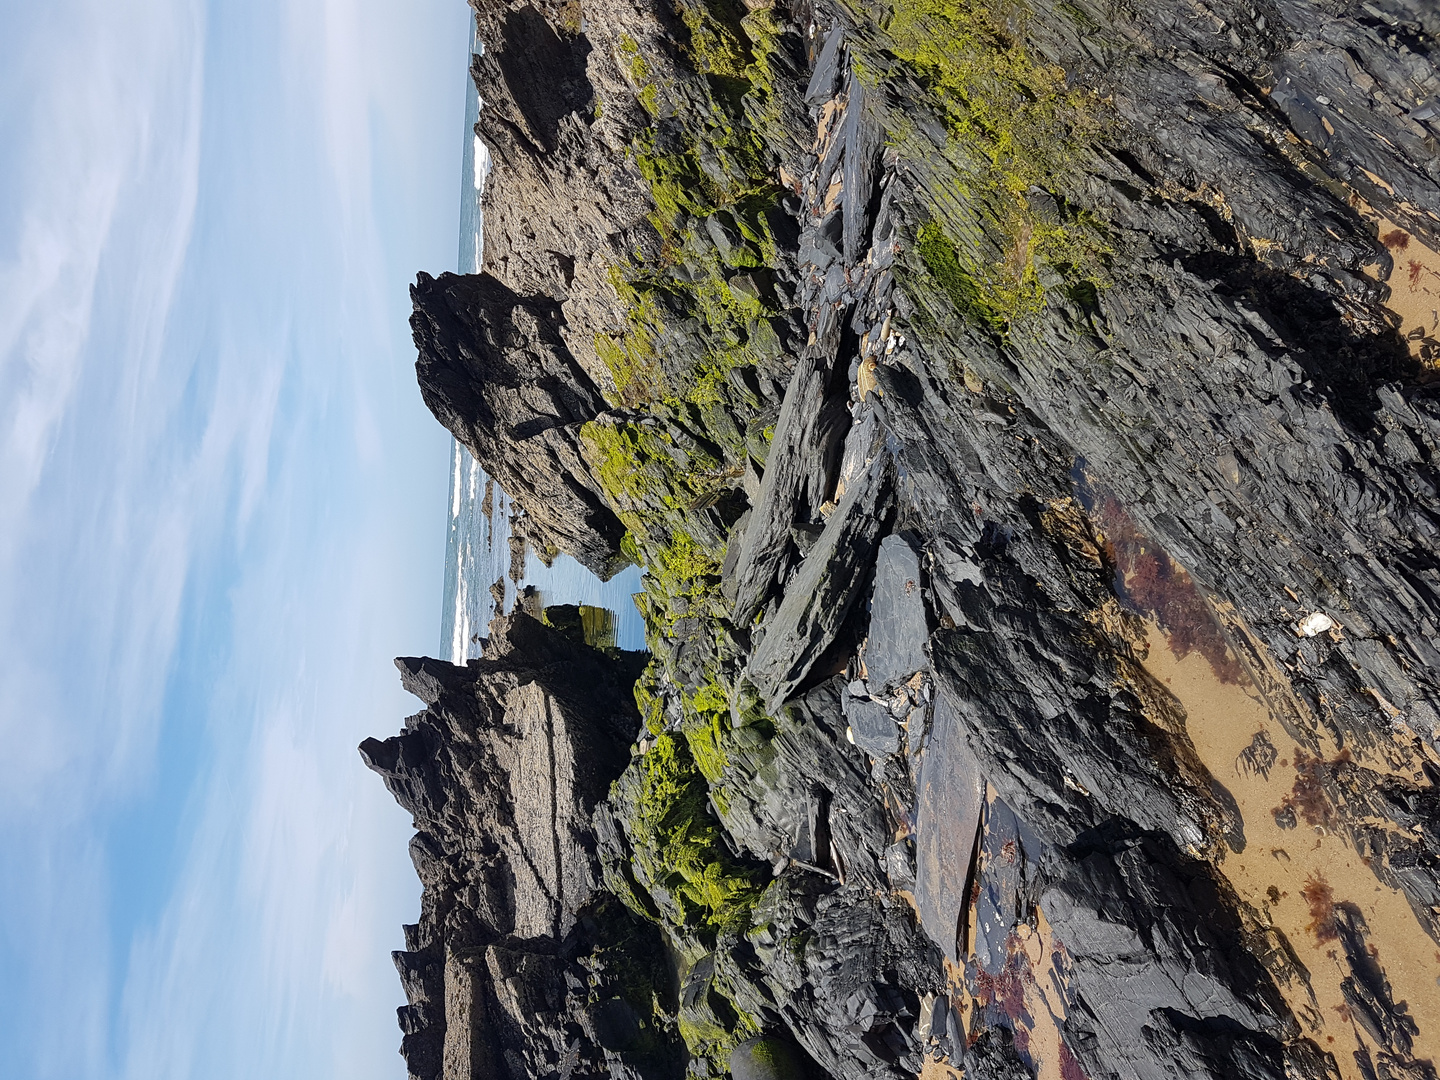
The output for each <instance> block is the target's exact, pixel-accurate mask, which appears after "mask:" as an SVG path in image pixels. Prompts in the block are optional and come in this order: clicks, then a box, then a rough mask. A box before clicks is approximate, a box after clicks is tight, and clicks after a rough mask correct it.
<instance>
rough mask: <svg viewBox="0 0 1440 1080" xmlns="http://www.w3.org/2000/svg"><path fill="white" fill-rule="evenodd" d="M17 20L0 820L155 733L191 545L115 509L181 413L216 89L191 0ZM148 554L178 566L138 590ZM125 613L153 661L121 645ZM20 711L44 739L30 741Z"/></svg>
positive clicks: (7, 311)
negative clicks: (173, 368)
mask: <svg viewBox="0 0 1440 1080" xmlns="http://www.w3.org/2000/svg"><path fill="white" fill-rule="evenodd" d="M16 23H17V24H18V25H17V26H16V27H15V29H16V30H17V31H18V34H17V36H16V37H14V38H11V44H10V47H9V48H11V49H15V50H16V51H17V52H21V53H23V55H25V56H26V57H27V63H26V65H25V70H26V72H27V73H30V74H32V75H33V76H34V81H33V83H31V84H30V85H27V86H25V87H24V90H25V91H26V92H25V93H23V94H21V95H20V96H18V97H17V98H15V99H12V100H13V102H14V104H17V105H18V104H19V103H22V102H23V103H24V106H25V107H26V108H27V109H28V110H29V112H28V114H27V118H28V120H29V124H28V126H25V131H26V134H27V136H28V138H27V139H26V140H25V142H24V143H23V144H22V145H20V146H18V147H14V148H11V149H9V150H7V156H10V157H11V161H12V162H13V163H14V164H13V165H12V167H11V171H10V175H8V176H7V177H6V181H7V184H6V186H7V188H8V189H9V190H8V192H7V194H8V195H9V197H10V204H11V206H12V207H14V208H15V211H16V223H15V224H14V226H13V228H12V230H11V231H10V235H11V236H12V237H13V244H14V247H13V249H11V250H6V251H4V252H3V255H0V518H3V520H4V521H5V523H6V527H5V528H4V529H3V530H0V625H3V627H4V632H5V636H6V638H7V639H8V640H9V641H11V642H18V643H19V645H20V648H19V649H18V650H7V651H6V654H5V658H4V659H3V660H0V696H3V700H4V702H5V705H6V708H5V711H4V713H3V714H0V737H4V738H6V740H7V742H8V743H9V744H10V745H12V746H15V747H16V750H17V752H18V753H19V754H20V756H21V757H20V761H18V762H17V766H18V768H17V770H16V772H17V782H16V783H14V784H11V785H7V789H6V791H5V793H4V794H3V795H0V815H3V814H4V813H6V811H7V809H8V810H13V809H14V808H16V807H17V804H18V805H19V806H26V805H28V806H31V807H33V806H35V805H36V804H37V800H45V799H46V798H47V794H48V792H49V790H50V786H51V785H53V784H54V783H56V782H57V779H58V778H59V776H60V773H59V771H58V770H61V769H63V770H64V774H63V775H64V780H65V782H66V783H67V784H74V783H76V782H77V781H78V782H80V783H82V784H84V785H86V786H87V787H89V786H92V785H94V784H96V783H100V784H102V785H104V784H106V783H108V782H114V781H116V780H119V781H120V782H121V783H124V782H125V778H126V777H127V775H128V774H129V773H130V771H131V770H132V769H134V768H135V767H137V766H138V765H139V763H140V758H137V757H136V754H137V753H139V754H140V755H141V757H142V758H143V754H144V747H145V743H146V741H147V734H146V732H147V730H149V731H150V732H152V733H153V724H152V723H151V722H150V721H149V719H148V717H149V716H151V715H152V714H153V713H154V711H155V706H156V704H157V703H158V693H159V689H160V687H161V686H162V685H163V674H164V661H165V655H166V654H167V653H168V641H169V640H170V639H171V638H173V628H174V622H175V617H176V602H177V598H178V595H179V591H180V587H181V582H183V574H184V568H185V557H184V551H183V549H184V546H185V539H184V537H183V536H177V535H176V534H175V533H174V532H173V531H172V532H169V533H168V534H167V533H165V532H163V531H157V532H155V533H153V534H152V533H151V532H150V526H151V525H152V524H153V523H154V522H155V521H156V517H155V515H153V514H149V513H146V514H144V517H145V519H146V520H145V522H144V526H145V527H144V528H143V529H140V530H137V529H135V528H134V526H135V524H136V522H134V521H133V520H131V519H130V518H129V516H128V515H127V514H125V513H123V512H122V513H120V514H119V515H118V516H117V515H116V514H115V512H114V511H115V509H116V508H117V504H124V508H125V509H138V507H134V506H133V504H132V503H130V500H128V498H127V495H128V494H129V493H127V492H124V491H123V485H125V484H126V483H127V482H131V481H133V480H135V479H137V477H136V475H135V469H134V468H133V466H134V465H135V464H136V463H137V462H139V461H142V460H143V459H144V458H145V457H146V456H147V455H151V454H154V453H155V452H156V449H157V444H158V443H159V442H160V440H161V439H162V438H163V437H164V434H165V431H164V427H165V423H166V420H167V416H166V409H165V408H164V407H163V406H162V407H161V408H158V409H157V408H155V407H154V406H153V405H151V404H147V405H145V406H143V407H142V406H141V404H140V398H141V397H143V396H145V395H146V394H147V393H149V391H150V387H151V385H152V384H153V382H154V374H155V371H154V366H153V365H154V363H155V358H156V356H157V354H158V352H159V344H160V341H161V339H162V337H163V333H164V327H165V324H166V321H167V319H168V314H169V307H170V303H171V299H172V297H173V295H174V290H175V286H176V281H177V278H178V275H179V270H180V266H181V263H182V260H183V258H184V253H185V250H186V246H187V243H188V238H189V232H190V226H191V215H192V212H193V208H194V201H195V182H196V169H197V161H198V123H199V115H198V110H199V98H200V56H199V45H200V40H199V39H200V32H201V13H200V11H199V10H198V9H197V8H196V6H195V5H193V4H191V3H188V2H185V0H151V2H150V3H142V4H133V5H126V6H125V7H124V9H123V10H120V9H117V8H116V7H115V6H114V5H105V4H102V3H99V2H90V0H72V2H70V3H64V4H57V5H53V6H42V7H40V8H38V9H31V10H29V11H28V12H27V13H26V14H25V15H24V16H22V17H20V18H18V19H16ZM7 51H8V49H7ZM12 107H14V105H12ZM163 516H164V515H161V517H162V518H163ZM57 533H69V534H71V535H69V536H62V535H57ZM177 545H178V547H179V548H180V550H178V551H177V550H176V548H177ZM137 562H138V563H140V564H142V566H143V565H144V564H146V563H147V562H148V563H149V564H150V566H149V567H146V568H156V566H157V563H158V568H159V569H161V570H162V573H161V576H160V579H159V580H158V581H157V580H154V579H152V580H151V581H150V587H149V588H148V589H146V590H145V591H144V593H143V594H138V595H137V594H135V593H134V592H131V593H130V595H126V593H127V592H129V590H127V589H126V584H127V582H132V581H133V580H134V578H133V573H131V572H127V571H130V570H131V569H132V568H134V569H139V568H140V567H135V565H134V564H135V563H137ZM166 570H168V571H169V575H171V576H174V575H178V576H179V577H180V579H181V580H180V581H176V580H168V581H167V580H165V578H166V576H167V575H166V574H165V573H164V571H166ZM157 586H158V587H157ZM122 604H123V605H124V606H125V608H126V610H125V611H121V610H119V609H120V607H121V605H122ZM137 616H138V618H137ZM119 622H124V623H125V624H126V628H127V630H128V631H130V634H129V635H128V636H129V638H130V640H131V641H138V640H139V639H142V638H143V639H144V641H145V644H146V645H147V646H151V647H152V648H153V651H152V652H151V655H150V657H149V663H147V664H139V663H137V662H136V658H134V657H130V658H126V657H125V656H124V655H123V654H124V653H126V652H129V651H131V650H129V649H127V648H126V647H125V644H124V642H123V641H117V638H116V636H115V635H114V634H113V631H114V630H115V628H116V624H117V623H119ZM137 624H138V625H137ZM77 631H78V633H77ZM136 631H138V634H137V633H135V632H136ZM67 637H68V638H69V639H70V640H69V641H68V642H67V640H66V639H67ZM116 644H118V645H119V646H120V651H121V653H122V655H121V657H118V658H116V659H118V660H119V663H118V664H115V665H113V666H112V663H111V660H112V657H111V656H109V655H106V654H107V653H108V652H109V651H110V647H111V646H112V645H116ZM67 645H68V647H66V646H67ZM157 660H158V664H157V663H156V661H157ZM67 661H68V662H70V663H89V664H94V665H97V666H98V667H99V668H100V672H99V674H100V675H101V678H102V679H103V686H101V687H97V688H96V689H103V691H104V697H103V705H102V701H101V699H100V698H99V696H98V695H97V696H91V697H89V698H88V700H77V696H76V688H75V687H74V686H73V685H72V686H67V685H65V684H64V683H63V682H62V683H60V684H59V685H57V682H56V674H57V669H63V665H64V664H65V663H66V662H67ZM147 668H148V670H146V669H147ZM66 706H69V707H71V708H77V709H85V708H89V709H101V708H103V710H104V712H105V713H106V714H107V717H108V718H109V719H110V720H111V722H112V723H111V725H110V726H109V727H108V728H107V729H105V731H104V734H103V736H102V739H101V740H100V742H99V743H98V744H97V743H94V742H93V741H81V740H77V739H76V738H75V736H76V735H77V734H78V732H77V730H76V722H77V721H78V723H79V724H80V725H82V726H84V725H85V724H86V721H85V720H84V719H83V718H81V717H76V716H74V715H73V714H71V715H67V712H68V710H67V708H66ZM37 720H38V721H40V722H39V723H38V724H37ZM22 722H23V723H24V724H25V725H26V727H27V728H31V729H34V728H37V727H38V728H40V729H41V730H42V731H43V732H44V737H43V738H42V739H41V740H39V741H37V742H36V743H34V744H32V743H31V742H30V741H29V740H22V739H16V738H15V737H14V736H15V734H16V731H15V727H14V725H16V724H17V723H22ZM49 809H50V811H51V812H53V809H54V808H53V807H50V808H49Z"/></svg>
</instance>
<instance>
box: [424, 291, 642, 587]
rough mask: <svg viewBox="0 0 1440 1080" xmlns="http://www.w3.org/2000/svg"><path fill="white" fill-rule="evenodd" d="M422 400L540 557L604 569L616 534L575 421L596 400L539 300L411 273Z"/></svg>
mask: <svg viewBox="0 0 1440 1080" xmlns="http://www.w3.org/2000/svg"><path fill="white" fill-rule="evenodd" d="M410 295H411V298H412V300H413V301H414V304H415V313H414V315H412V316H411V319H410V325H411V328H412V330H413V331H414V336H415V347H416V348H417V349H418V350H419V353H420V356H419V359H418V360H417V361H416V362H415V371H416V374H417V375H418V377H419V380H420V391H421V394H422V396H423V397H424V398H425V404H426V405H427V406H429V408H430V411H431V412H432V413H434V414H435V418H436V419H437V420H439V421H440V422H441V423H442V424H443V425H444V426H445V427H446V428H448V429H449V430H450V431H451V433H452V434H454V436H455V437H456V438H457V439H459V440H460V441H461V442H462V443H464V444H465V446H466V447H468V448H469V450H470V452H471V453H472V454H474V455H475V459H476V460H477V461H478V462H480V464H481V465H482V466H483V467H484V468H485V470H486V471H487V472H488V473H489V474H490V475H491V476H493V477H494V478H495V479H496V480H497V481H499V483H500V485H501V487H503V488H504V489H505V491H506V493H508V494H509V495H510V497H511V498H512V499H514V500H515V502H516V503H518V504H519V505H520V506H521V507H522V508H523V509H524V510H525V514H526V518H527V527H528V529H529V532H530V537H529V538H530V540H531V541H532V543H534V545H535V548H536V550H537V552H538V553H539V554H540V556H541V558H543V559H545V561H546V562H549V561H550V560H551V559H553V558H554V556H555V554H557V553H558V552H561V551H564V552H566V553H567V554H569V555H572V556H574V557H575V558H576V559H577V560H579V561H580V562H581V563H583V564H585V565H586V566H587V567H589V568H590V569H591V570H593V571H594V572H595V573H596V574H598V575H600V576H601V577H602V578H607V577H609V576H610V575H612V574H613V573H615V571H616V570H618V569H619V568H620V567H622V566H624V565H625V563H626V560H625V559H624V558H623V557H622V556H620V554H619V550H620V538H621V537H622V536H623V535H624V532H625V530H624V527H623V526H621V524H620V521H619V519H618V518H616V517H615V514H614V512H613V511H612V510H611V509H610V508H609V507H608V506H606V505H605V503H604V502H603V501H602V499H601V497H600V494H599V487H598V485H596V484H595V482H594V481H593V480H591V479H590V477H589V472H588V470H587V469H586V468H585V465H584V462H583V460H582V458H581V456H580V442H579V437H580V436H579V433H580V426H581V425H582V424H583V423H585V421H587V420H591V419H594V417H595V416H597V415H598V414H599V413H600V412H601V410H603V409H604V408H605V402H604V400H603V399H602V398H601V396H600V392H599V390H598V389H597V388H596V386H595V384H594V383H593V382H591V381H590V378H589V376H588V375H586V374H585V372H584V371H583V370H582V369H581V368H580V366H579V364H578V363H577V362H576V360H575V358H574V357H573V356H572V355H571V353H570V349H569V347H568V346H567V345H566V344H565V341H564V339H563V337H562V336H561V328H562V326H563V324H564V316H563V315H562V314H561V310H560V305H559V304H557V303H555V302H554V301H553V300H551V299H550V298H548V297H543V296H542V297H522V296H518V295H516V294H515V293H514V292H512V291H511V290H510V289H508V288H507V287H506V286H504V285H503V284H501V283H500V282H499V281H497V280H495V279H494V278H493V277H490V276H489V275H486V274H475V275H469V276H463V277H462V276H459V275H456V274H441V275H440V276H439V277H438V278H432V277H431V276H430V275H429V274H420V275H419V276H418V277H417V278H416V281H415V285H414V286H413V287H412V288H411V290H410Z"/></svg>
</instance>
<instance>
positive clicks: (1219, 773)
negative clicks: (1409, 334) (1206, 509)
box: [1142, 282, 1440, 1080]
mask: <svg viewBox="0 0 1440 1080" xmlns="http://www.w3.org/2000/svg"><path fill="white" fill-rule="evenodd" d="M1437 283H1440V282H1437ZM1148 639H1149V645H1150V648H1149V652H1148V656H1146V657H1145V659H1144V660H1143V661H1142V663H1143V666H1144V668H1145V670H1146V671H1148V672H1149V673H1150V674H1151V675H1152V676H1154V677H1155V678H1156V679H1158V680H1159V682H1160V683H1161V684H1162V685H1163V686H1165V688H1166V689H1168V690H1169V691H1170V692H1171V693H1172V694H1174V695H1175V697H1176V698H1177V699H1178V700H1179V702H1180V704H1181V705H1182V706H1183V707H1184V710H1185V714H1186V721H1185V727H1186V731H1187V732H1188V734H1189V736H1190V739H1191V741H1192V742H1193V743H1194V746H1195V749H1196V751H1197V753H1198V754H1199V756H1200V759H1201V760H1202V761H1203V763H1204V764H1205V766H1206V767H1207V768H1208V769H1209V771H1210V772H1211V774H1212V775H1213V776H1214V777H1215V779H1216V780H1218V781H1219V782H1220V783H1222V784H1224V785H1225V787H1226V788H1228V789H1229V791H1230V792H1231V794H1232V795H1233V796H1234V797H1235V801H1236V803H1237V804H1238V805H1239V807H1240V812H1241V815H1242V817H1243V818H1244V829H1245V840H1246V844H1245V849H1244V851H1243V852H1235V851H1229V852H1226V853H1224V854H1223V855H1222V857H1221V858H1220V859H1219V860H1218V867H1219V869H1220V870H1221V872H1222V873H1223V874H1224V875H1225V877H1226V878H1227V879H1228V880H1229V881H1230V883H1231V885H1232V886H1233V887H1234V888H1235V890H1236V892H1237V893H1238V894H1239V895H1240V897H1241V899H1242V900H1244V901H1245V902H1246V903H1247V904H1248V905H1250V907H1251V909H1252V911H1253V913H1254V915H1255V916H1256V918H1257V920H1258V922H1259V923H1260V924H1261V925H1262V926H1269V927H1273V928H1274V929H1275V930H1277V931H1279V932H1280V934H1282V935H1283V936H1284V940H1285V941H1286V942H1288V943H1289V946H1290V948H1291V949H1293V950H1294V954H1295V956H1296V958H1297V959H1298V960H1299V962H1300V964H1301V965H1303V969H1304V970H1303V971H1297V972H1294V973H1289V977H1288V978H1286V974H1287V973H1286V972H1285V971H1284V965H1283V964H1281V963H1274V962H1272V964H1271V965H1270V966H1271V968H1272V972H1274V973H1276V974H1277V976H1278V978H1277V982H1278V984H1279V985H1280V988H1281V991H1282V992H1283V993H1284V994H1285V996H1286V998H1287V1000H1288V1001H1289V1003H1290V1006H1291V1008H1292V1009H1293V1010H1294V1012H1295V1015H1296V1016H1297V1018H1299V1019H1300V1021H1301V1024H1302V1026H1303V1027H1304V1029H1305V1034H1307V1035H1308V1036H1309V1037H1311V1038H1312V1039H1314V1040H1315V1041H1316V1042H1317V1043H1318V1044H1319V1045H1320V1047H1321V1048H1322V1049H1324V1050H1327V1051H1330V1052H1331V1053H1333V1054H1334V1055H1335V1061H1336V1064H1337V1065H1338V1066H1339V1068H1340V1073H1341V1075H1342V1076H1343V1077H1345V1078H1346V1080H1352V1078H1353V1080H1362V1077H1363V1073H1362V1072H1361V1070H1360V1067H1359V1065H1358V1064H1357V1062H1356V1060H1355V1056H1354V1051H1355V1049H1356V1046H1357V1043H1360V1044H1364V1045H1366V1046H1367V1047H1368V1048H1369V1050H1370V1053H1371V1055H1372V1057H1373V1056H1374V1055H1375V1054H1376V1052H1377V1050H1378V1049H1380V1048H1379V1047H1377V1045H1376V1040H1375V1039H1374V1038H1373V1037H1372V1036H1371V1034H1370V1033H1369V1032H1368V1031H1367V1030H1366V1029H1365V1027H1364V1026H1363V1025H1362V1024H1361V1023H1360V1022H1359V1021H1358V1019H1357V1018H1356V1017H1355V1016H1354V1015H1353V1014H1352V1010H1351V1008H1350V1006H1349V1005H1348V1004H1347V1003H1346V1000H1345V995H1344V993H1343V991H1342V989H1341V983H1342V981H1343V980H1344V979H1345V978H1346V977H1347V976H1349V975H1350V974H1351V970H1350V965H1349V964H1348V963H1347V962H1346V958H1345V955H1344V952H1343V950H1342V949H1341V947H1340V944H1339V942H1338V941H1337V940H1336V936H1335V930H1334V926H1333V912H1334V910H1335V906H1336V905H1338V904H1343V903H1345V902H1347V901H1348V902H1350V903H1353V904H1354V905H1355V906H1356V907H1357V908H1358V909H1359V910H1360V912H1361V914H1362V915H1363V917H1364V922H1365V926H1366V927H1367V928H1368V940H1369V948H1370V951H1371V955H1372V957H1373V958H1374V959H1375V960H1376V961H1378V963H1379V964H1380V966H1381V967H1382V968H1383V969H1384V973H1385V977H1386V978H1387V979H1388V981H1389V984H1390V988H1391V994H1392V998H1393V1000H1394V1001H1395V1002H1396V1003H1404V1004H1405V1005H1406V1006H1407V1007H1408V1013H1409V1016H1410V1017H1411V1019H1412V1020H1413V1021H1414V1023H1415V1025H1416V1027H1417V1028H1418V1029H1419V1033H1418V1035H1416V1036H1415V1037H1414V1043H1413V1051H1412V1056H1413V1057H1415V1058H1418V1059H1425V1058H1429V1059H1431V1060H1432V1061H1434V1060H1437V1059H1440V985H1437V982H1440V980H1437V975H1440V946H1437V945H1436V943H1435V942H1434V941H1433V940H1432V939H1431V938H1430V937H1429V935H1428V934H1426V932H1425V930H1424V929H1423V927H1422V926H1421V925H1420V923H1419V921H1418V920H1417V919H1416V917H1415V914H1414V912H1413V911H1412V910H1411V908H1410V905H1409V903H1408V902H1407V901H1406V898H1405V896H1404V894H1403V893H1401V892H1400V891H1399V890H1398V889H1393V888H1391V887H1389V886H1387V885H1384V884H1382V883H1381V882H1379V881H1378V880H1377V879H1376V877H1375V875H1374V874H1373V873H1372V872H1371V870H1370V868H1369V867H1368V866H1367V865H1366V864H1365V862H1364V860H1363V859H1362V858H1361V856H1360V855H1359V853H1358V852H1356V850H1355V849H1354V848H1353V847H1352V846H1351V845H1350V843H1349V842H1348V840H1347V839H1345V838H1344V836H1342V835H1341V832H1340V824H1341V823H1340V821H1339V820H1338V818H1336V816H1335V815H1337V814H1338V813H1339V811H1338V810H1336V808H1334V807H1333V806H1329V805H1328V804H1326V803H1324V802H1323V801H1322V800H1324V798H1325V797H1324V795H1323V792H1321V791H1319V790H1318V785H1316V784H1315V783H1314V781H1313V774H1314V770H1315V768H1316V765H1317V764H1318V762H1319V761H1323V760H1333V758H1334V757H1335V756H1336V755H1337V754H1338V753H1339V751H1338V749H1337V748H1335V747H1332V746H1324V745H1322V746H1321V748H1320V756H1319V758H1316V757H1314V756H1312V755H1310V754H1309V753H1307V752H1306V751H1304V750H1303V749H1302V748H1300V747H1298V746H1296V745H1295V742H1294V740H1292V739H1290V738H1289V737H1288V736H1287V734H1286V732H1285V729H1284V727H1283V726H1282V725H1281V724H1280V723H1279V722H1278V721H1277V719H1276V718H1275V717H1274V715H1273V714H1272V711H1271V709H1270V708H1269V706H1268V705H1267V704H1266V703H1265V701H1264V699H1263V698H1262V697H1261V695H1260V693H1259V692H1258V691H1257V689H1256V688H1255V685H1254V683H1253V682H1252V681H1251V680H1250V679H1249V678H1248V677H1242V678H1240V679H1239V680H1236V681H1233V682H1227V681H1224V680H1222V679H1221V678H1220V677H1218V676H1217V675H1216V673H1215V670H1214V667H1213V666H1212V664H1211V663H1210V661H1209V660H1207V659H1206V657H1204V656H1202V655H1201V654H1200V653H1199V652H1198V651H1190V652H1189V653H1188V655H1185V656H1183V657H1182V656H1178V655H1177V654H1176V650H1175V649H1173V648H1172V647H1171V641H1170V637H1169V635H1168V634H1166V632H1165V631H1164V630H1163V629H1161V628H1160V626H1159V625H1158V623H1156V622H1155V621H1154V620H1151V621H1150V623H1149V624H1148ZM1231 670H1233V669H1231ZM1360 764H1362V765H1364V766H1366V767H1368V768H1372V769H1376V770H1379V771H1390V770H1389V767H1388V765H1387V763H1386V761H1384V760H1381V759H1378V758H1377V759H1375V760H1364V759H1361V760H1360ZM1287 808H1288V809H1287ZM1277 810H1279V811H1280V817H1279V821H1277V817H1276V813H1275V811H1277ZM1327 815H1328V816H1329V824H1328V825H1327V824H1326V821H1327ZM1292 820H1293V821H1294V822H1295V824H1294V825H1293V826H1292V827H1290V828H1282V827H1281V824H1280V822H1281V821H1283V822H1285V823H1287V824H1288V823H1289V822H1290V821H1292ZM1307 973H1308V976H1307Z"/></svg>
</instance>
